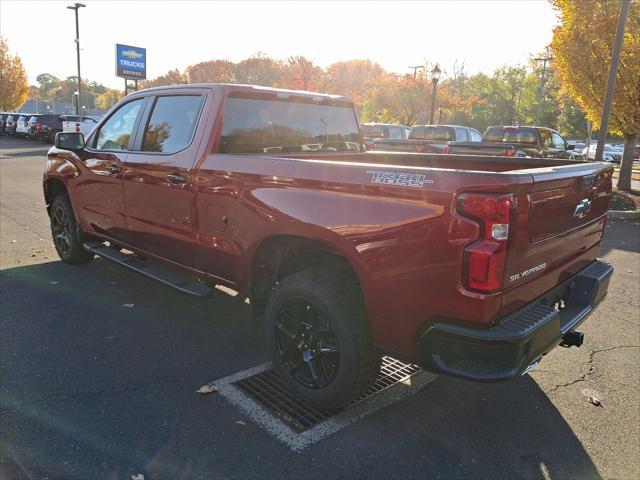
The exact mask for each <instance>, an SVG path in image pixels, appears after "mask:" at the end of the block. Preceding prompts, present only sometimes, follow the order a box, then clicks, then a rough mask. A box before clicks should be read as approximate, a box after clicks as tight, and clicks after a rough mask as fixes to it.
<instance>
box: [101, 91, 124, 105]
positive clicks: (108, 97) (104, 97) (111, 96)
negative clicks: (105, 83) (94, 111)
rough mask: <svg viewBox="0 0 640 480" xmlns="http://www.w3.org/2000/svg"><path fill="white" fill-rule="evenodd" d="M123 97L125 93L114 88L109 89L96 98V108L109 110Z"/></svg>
mask: <svg viewBox="0 0 640 480" xmlns="http://www.w3.org/2000/svg"><path fill="white" fill-rule="evenodd" d="M123 96H124V92H121V91H120V90H115V89H113V88H107V89H106V90H105V91H104V92H103V93H101V94H100V95H98V96H97V97H96V108H102V109H105V110H108V109H109V108H111V107H113V106H114V105H115V104H116V103H118V100H120V99H121V98H122V97H123Z"/></svg>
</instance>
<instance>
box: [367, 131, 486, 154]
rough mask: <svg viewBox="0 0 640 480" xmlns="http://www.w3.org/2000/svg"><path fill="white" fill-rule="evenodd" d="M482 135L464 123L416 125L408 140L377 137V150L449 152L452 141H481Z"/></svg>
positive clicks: (375, 141)
mask: <svg viewBox="0 0 640 480" xmlns="http://www.w3.org/2000/svg"><path fill="white" fill-rule="evenodd" d="M481 139H482V135H480V132H478V131H477V130H475V129H473V128H470V127H465V126H463V125H416V126H415V127H413V128H411V132H409V138H408V139H407V140H395V139H375V140H374V141H373V143H374V144H375V148H374V149H375V150H381V151H385V152H419V153H448V145H449V143H450V142H455V141H460V142H468V141H471V142H479V141H480V140H481Z"/></svg>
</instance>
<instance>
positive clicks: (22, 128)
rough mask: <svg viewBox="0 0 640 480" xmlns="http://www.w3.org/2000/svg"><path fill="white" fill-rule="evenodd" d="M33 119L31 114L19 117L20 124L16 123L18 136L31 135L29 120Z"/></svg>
mask: <svg viewBox="0 0 640 480" xmlns="http://www.w3.org/2000/svg"><path fill="white" fill-rule="evenodd" d="M30 118H31V114H29V115H20V116H19V117H18V122H17V123H16V135H21V136H25V137H26V136H27V135H29V119H30Z"/></svg>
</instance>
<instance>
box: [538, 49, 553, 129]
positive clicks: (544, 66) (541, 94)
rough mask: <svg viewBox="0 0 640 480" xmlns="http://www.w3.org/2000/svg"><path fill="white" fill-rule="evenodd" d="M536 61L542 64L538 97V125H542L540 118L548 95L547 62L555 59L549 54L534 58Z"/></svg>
mask: <svg viewBox="0 0 640 480" xmlns="http://www.w3.org/2000/svg"><path fill="white" fill-rule="evenodd" d="M534 60H535V61H538V62H542V75H541V76H540V92H539V96H538V110H537V113H536V125H539V124H540V117H541V116H542V107H543V106H544V104H545V99H546V95H545V94H544V82H545V80H546V78H545V74H546V73H547V62H550V61H551V60H553V57H552V56H551V55H549V54H547V56H546V57H540V58H534Z"/></svg>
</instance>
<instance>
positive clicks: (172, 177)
mask: <svg viewBox="0 0 640 480" xmlns="http://www.w3.org/2000/svg"><path fill="white" fill-rule="evenodd" d="M167 180H169V182H171V183H173V184H174V185H175V184H178V183H187V177H185V176H184V175H180V174H177V173H170V174H169V175H167Z"/></svg>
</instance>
